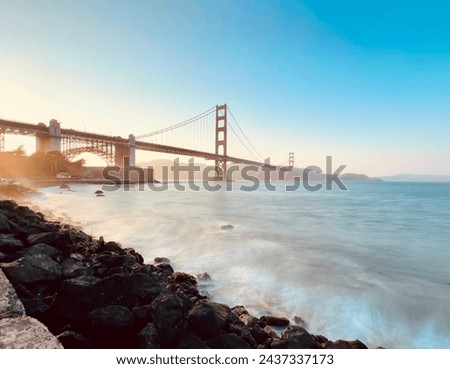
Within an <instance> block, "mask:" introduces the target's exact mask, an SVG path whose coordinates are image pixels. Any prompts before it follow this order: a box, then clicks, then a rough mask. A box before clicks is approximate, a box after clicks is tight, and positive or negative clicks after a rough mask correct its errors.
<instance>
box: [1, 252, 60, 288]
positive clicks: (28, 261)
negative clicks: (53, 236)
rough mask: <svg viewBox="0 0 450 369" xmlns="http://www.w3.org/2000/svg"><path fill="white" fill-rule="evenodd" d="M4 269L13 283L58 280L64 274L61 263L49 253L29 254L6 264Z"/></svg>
mask: <svg viewBox="0 0 450 369" xmlns="http://www.w3.org/2000/svg"><path fill="white" fill-rule="evenodd" d="M3 271H4V272H5V274H6V276H7V277H8V279H9V280H10V281H11V282H12V284H13V285H17V284H25V285H26V284H30V283H35V282H43V281H48V282H51V281H56V280H58V279H59V278H61V276H62V272H61V268H60V267H59V265H58V264H57V263H56V262H54V261H53V260H52V259H50V258H49V257H48V256H47V255H27V256H24V257H23V258H20V259H18V260H16V261H14V262H12V263H9V264H4V265H3Z"/></svg>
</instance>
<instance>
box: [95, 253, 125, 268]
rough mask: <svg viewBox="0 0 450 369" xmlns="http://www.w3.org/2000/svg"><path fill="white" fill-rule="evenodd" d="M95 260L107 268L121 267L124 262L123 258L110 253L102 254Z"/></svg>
mask: <svg viewBox="0 0 450 369" xmlns="http://www.w3.org/2000/svg"><path fill="white" fill-rule="evenodd" d="M97 260H98V261H99V262H101V263H102V264H104V265H106V266H107V267H110V268H113V267H117V266H121V265H122V264H123V262H124V257H123V256H122V255H118V254H115V253H112V252H102V253H101V254H98V255H97Z"/></svg>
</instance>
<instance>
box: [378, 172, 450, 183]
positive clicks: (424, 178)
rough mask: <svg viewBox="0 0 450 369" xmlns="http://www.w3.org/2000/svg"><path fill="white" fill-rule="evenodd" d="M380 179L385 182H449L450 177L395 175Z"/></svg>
mask: <svg viewBox="0 0 450 369" xmlns="http://www.w3.org/2000/svg"><path fill="white" fill-rule="evenodd" d="M381 179H382V180H383V181H386V182H450V175H432V174H396V175H393V176H383V177H381Z"/></svg>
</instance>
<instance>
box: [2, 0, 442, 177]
mask: <svg viewBox="0 0 450 369" xmlns="http://www.w3.org/2000/svg"><path fill="white" fill-rule="evenodd" d="M0 24H2V33H1V34H0V52H1V56H2V57H1V58H0V115H1V116H2V117H3V118H4V119H12V120H19V121H25V122H30V123H32V122H39V121H44V122H48V121H49V120H50V119H52V118H57V119H59V120H61V121H62V122H63V126H64V127H67V128H75V129H84V128H85V127H86V129H87V130H89V131H95V132H99V133H105V134H109V133H112V134H117V135H122V136H126V135H128V134H129V133H134V134H136V135H139V134H143V133H147V132H151V131H154V130H157V129H160V128H163V127H165V126H169V125H171V124H174V123H177V122H179V121H182V120H184V119H187V118H189V117H191V116H194V115H196V114H198V113H201V112H202V111H205V110H207V109H208V108H210V107H212V106H214V105H216V104H221V103H224V102H226V103H228V105H229V106H230V108H231V109H232V111H233V114H234V115H235V116H236V118H237V119H238V121H239V123H240V125H241V126H242V127H243V129H244V130H245V131H246V133H247V136H248V137H249V138H251V140H252V142H253V144H254V145H255V146H256V148H257V149H258V151H259V152H261V153H262V154H263V155H264V156H270V157H271V158H272V161H273V162H276V163H285V162H286V161H287V159H288V152H289V151H294V152H295V154H296V165H297V166H306V165H319V166H324V163H325V156H327V155H332V156H333V157H334V161H335V163H336V164H347V165H348V169H347V171H349V172H358V173H366V174H369V175H374V176H379V175H389V174H396V173H418V174H450V150H449V147H450V108H449V106H450V3H449V2H448V1H439V0H438V1H433V0H431V1H427V2H424V1H384V0H381V1H365V2H361V1H345V0H343V1H331V0H330V1H324V0H306V1H79V2H73V1H4V0H0ZM17 139H18V138H17V137H16V138H10V137H8V138H7V140H8V144H9V145H11V146H12V145H16V146H17ZM233 149H234V150H232V149H230V152H229V153H230V154H232V155H235V156H244V157H248V154H247V153H246V152H245V150H243V149H241V148H239V147H235V148H233ZM29 150H32V149H29ZM152 157H155V156H154V155H153V156H152V155H151V154H148V153H147V154H145V155H144V154H141V159H149V158H152Z"/></svg>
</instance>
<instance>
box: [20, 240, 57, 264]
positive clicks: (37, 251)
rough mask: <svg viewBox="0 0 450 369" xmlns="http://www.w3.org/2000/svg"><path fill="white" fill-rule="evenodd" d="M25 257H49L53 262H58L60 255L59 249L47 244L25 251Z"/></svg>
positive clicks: (38, 244) (37, 245)
mask: <svg viewBox="0 0 450 369" xmlns="http://www.w3.org/2000/svg"><path fill="white" fill-rule="evenodd" d="M24 255H47V256H48V257H49V258H51V259H52V260H54V261H57V259H58V256H59V255H60V254H59V251H58V250H57V249H55V248H54V247H52V246H50V245H47V244H46V243H37V244H36V245H33V246H31V247H29V248H27V249H26V250H24Z"/></svg>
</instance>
